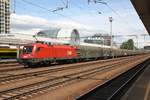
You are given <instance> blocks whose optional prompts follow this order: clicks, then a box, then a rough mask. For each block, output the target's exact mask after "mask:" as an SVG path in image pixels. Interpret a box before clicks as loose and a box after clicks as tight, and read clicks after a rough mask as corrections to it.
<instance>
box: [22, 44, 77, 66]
mask: <svg viewBox="0 0 150 100" xmlns="http://www.w3.org/2000/svg"><path fill="white" fill-rule="evenodd" d="M76 51H77V48H76V47H74V46H69V45H48V44H42V43H34V44H29V45H26V46H24V47H23V50H22V52H21V53H20V60H21V62H22V63H23V64H24V65H28V66H32V65H35V64H45V63H46V64H48V63H52V62H56V61H60V62H62V61H64V60H67V61H69V60H76V59H78V55H77V52H76Z"/></svg>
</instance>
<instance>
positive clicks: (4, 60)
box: [0, 59, 17, 63]
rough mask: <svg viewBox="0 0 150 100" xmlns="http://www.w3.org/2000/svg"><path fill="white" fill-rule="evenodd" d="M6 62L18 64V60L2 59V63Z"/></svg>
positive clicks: (0, 60) (0, 61)
mask: <svg viewBox="0 0 150 100" xmlns="http://www.w3.org/2000/svg"><path fill="white" fill-rule="evenodd" d="M6 62H17V60H16V59H0V63H6Z"/></svg>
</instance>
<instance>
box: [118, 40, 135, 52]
mask: <svg viewBox="0 0 150 100" xmlns="http://www.w3.org/2000/svg"><path fill="white" fill-rule="evenodd" d="M120 48H121V49H128V50H133V49H134V48H135V47H134V41H133V40H132V39H129V40H128V41H126V42H123V43H122V44H121V46H120Z"/></svg>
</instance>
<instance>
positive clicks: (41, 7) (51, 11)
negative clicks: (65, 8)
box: [22, 0, 81, 24]
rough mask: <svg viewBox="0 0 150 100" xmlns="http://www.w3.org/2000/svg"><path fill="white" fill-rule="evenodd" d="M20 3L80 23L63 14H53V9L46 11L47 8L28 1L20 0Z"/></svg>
mask: <svg viewBox="0 0 150 100" xmlns="http://www.w3.org/2000/svg"><path fill="white" fill-rule="evenodd" d="M22 1H23V2H25V3H27V4H30V5H32V6H35V7H38V8H40V9H43V10H46V11H48V12H50V13H53V14H56V15H59V16H61V17H64V18H67V19H69V20H71V21H73V22H77V23H80V22H79V21H77V20H75V19H73V18H71V17H70V16H67V15H63V14H60V13H56V12H54V11H53V9H47V8H45V7H43V6H41V5H38V4H35V3H33V2H30V1H28V0H22ZM80 24H81V23H80Z"/></svg>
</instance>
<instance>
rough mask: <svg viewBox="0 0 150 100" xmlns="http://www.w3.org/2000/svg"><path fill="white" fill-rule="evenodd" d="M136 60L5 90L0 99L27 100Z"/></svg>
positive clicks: (126, 60) (0, 94)
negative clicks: (39, 93)
mask: <svg viewBox="0 0 150 100" xmlns="http://www.w3.org/2000/svg"><path fill="white" fill-rule="evenodd" d="M139 58H140V57H137V58H136V59H139ZM134 60H135V58H132V59H125V60H123V61H120V62H116V63H114V64H111V65H110V64H109V65H105V66H103V67H96V68H91V69H87V70H85V71H80V72H74V73H71V74H67V75H63V76H60V77H53V76H52V77H51V78H50V79H47V80H45V81H41V82H38V83H34V84H29V85H26V86H21V87H17V88H12V89H8V90H4V91H1V92H0V98H1V99H6V100H12V99H25V98H27V97H28V96H31V95H34V94H37V93H38V92H42V91H45V90H51V89H54V88H56V87H59V86H62V85H65V84H69V83H70V82H74V81H78V80H84V79H86V77H89V76H91V75H95V74H98V73H104V72H105V71H111V70H113V69H115V68H116V66H118V65H123V64H126V63H128V62H129V61H130V62H131V61H132V62H134Z"/></svg>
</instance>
